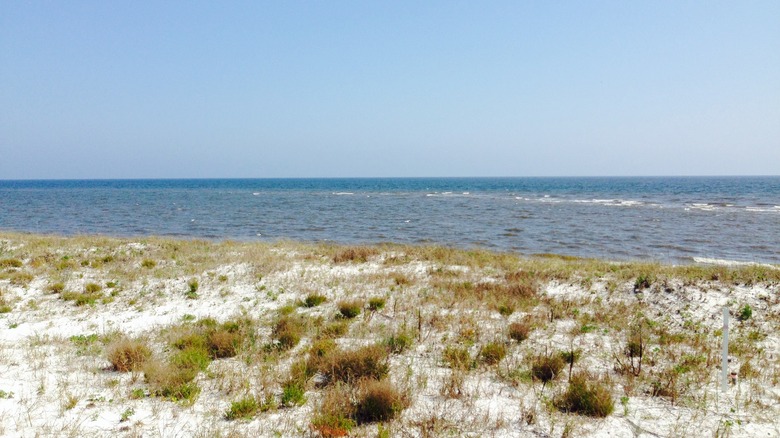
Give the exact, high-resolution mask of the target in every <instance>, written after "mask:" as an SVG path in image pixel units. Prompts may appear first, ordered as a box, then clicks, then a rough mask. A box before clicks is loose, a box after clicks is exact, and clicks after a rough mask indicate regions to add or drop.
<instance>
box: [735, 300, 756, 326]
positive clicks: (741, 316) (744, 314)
mask: <svg viewBox="0 0 780 438" xmlns="http://www.w3.org/2000/svg"><path fill="white" fill-rule="evenodd" d="M752 316H753V309H752V308H751V307H750V306H749V305H747V304H745V305H744V306H743V307H742V308H741V309H739V313H738V314H737V319H738V320H740V321H743V322H744V321H747V320H748V319H750V318H751V317H752Z"/></svg>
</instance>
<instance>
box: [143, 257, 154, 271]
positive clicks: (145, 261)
mask: <svg viewBox="0 0 780 438" xmlns="http://www.w3.org/2000/svg"><path fill="white" fill-rule="evenodd" d="M155 266H157V262H155V261H154V260H152V259H143V261H142V262H141V267H143V268H146V269H152V268H154V267H155Z"/></svg>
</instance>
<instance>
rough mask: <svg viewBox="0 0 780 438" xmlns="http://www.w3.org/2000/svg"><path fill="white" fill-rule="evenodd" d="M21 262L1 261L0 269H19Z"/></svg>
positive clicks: (16, 260)
mask: <svg viewBox="0 0 780 438" xmlns="http://www.w3.org/2000/svg"><path fill="white" fill-rule="evenodd" d="M21 267H22V261H21V260H19V259H1V260H0V268H21Z"/></svg>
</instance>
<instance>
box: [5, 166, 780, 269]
mask: <svg viewBox="0 0 780 438" xmlns="http://www.w3.org/2000/svg"><path fill="white" fill-rule="evenodd" d="M0 229H3V230H12V231H26V232H35V233H57V234H66V235H70V234H105V235H115V236H139V235H141V236H144V235H159V236H177V237H186V238H207V239H233V240H263V241H275V240H281V239H290V240H298V241H306V242H320V241H333V242H337V243H347V244H350V243H378V242H398V243H411V244H442V245H447V246H454V247H462V248H472V247H480V248H488V249H493V250H500V251H511V252H517V253H521V254H535V253H558V254H567V255H575V256H585V257H598V258H606V259H613V260H636V259H641V260H658V261H664V262H672V263H690V262H694V261H700V260H701V259H718V260H734V261H749V262H765V263H780V177H680V178H671V177H647V178H640V177H632V178H618V177H612V178H377V179H192V180H67V181H52V180H46V181H8V180H6V181H0Z"/></svg>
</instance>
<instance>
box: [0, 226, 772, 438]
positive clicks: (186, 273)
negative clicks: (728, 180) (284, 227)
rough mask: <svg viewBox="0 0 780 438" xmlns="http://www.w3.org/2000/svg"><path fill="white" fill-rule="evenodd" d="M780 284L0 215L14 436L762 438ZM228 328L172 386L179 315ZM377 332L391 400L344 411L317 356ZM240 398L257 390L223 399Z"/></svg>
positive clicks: (183, 327)
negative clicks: (592, 408) (129, 358)
mask: <svg viewBox="0 0 780 438" xmlns="http://www.w3.org/2000/svg"><path fill="white" fill-rule="evenodd" d="M779 285H780V270H778V267H777V266H776V265H772V266H761V265H749V266H731V267H729V266H719V265H714V266H699V265H681V266H672V265H665V264H660V263H641V262H609V261H603V260H594V259H579V258H571V257H567V256H551V255H547V256H543V257H519V256H517V255H513V254H508V253H498V252H490V251H486V250H463V249H452V248H443V247H432V246H409V245H395V244H384V245H376V246H343V245H332V244H304V243H296V242H276V243H263V242H249V243H246V242H236V241H221V242H211V241H203V240H197V239H194V240H183V239H172V238H160V237H144V238H135V237H129V238H114V237H107V236H75V237H67V236H52V235H36V234H26V233H7V232H0V327H2V328H3V330H1V331H0V370H2V373H0V425H1V426H0V435H2V434H8V435H11V436H35V435H36V434H57V435H59V434H69V435H80V436H107V435H117V434H119V435H122V436H140V435H143V436H169V435H174V434H182V433H183V434H187V435H200V436H208V435H215V434H219V435H222V436H275V435H277V434H281V435H283V436H337V435H336V434H335V433H336V432H339V433H340V431H342V430H343V431H344V432H347V431H348V432H349V433H350V434H351V435H353V436H374V435H376V434H377V431H380V432H381V431H386V432H385V433H387V434H389V435H387V436H396V435H409V436H448V435H453V434H454V435H474V434H477V435H478V434H484V433H489V434H491V435H494V436H538V435H539V434H547V435H554V436H557V435H560V434H561V433H569V434H571V435H573V436H590V437H601V436H635V435H634V434H635V433H636V431H637V430H640V431H644V432H646V433H651V434H652V433H654V434H658V435H685V434H686V433H688V434H690V433H701V432H702V431H705V430H706V431H708V433H710V434H712V433H726V432H728V433H730V434H731V435H730V436H767V435H772V434H777V433H778V430H780V429H779V428H780V423H778V422H779V421H780V416H778V414H780V405H779V403H778V400H780V363H778V361H777V359H776V358H777V357H779V356H780V330H778V328H780V287H779ZM317 297H321V298H317ZM315 298H316V299H315ZM320 299H322V300H323V301H322V302H317V301H319V300H320ZM315 302H316V304H315ZM380 302H381V304H382V305H381V306H380V304H379V303H380ZM350 303H352V304H354V305H355V306H356V307H357V312H358V314H357V315H355V316H353V317H347V316H344V311H342V308H343V307H345V306H347V305H348V304H350ZM355 303H357V304H355ZM372 303H373V304H372ZM372 306H373V307H372ZM724 306H726V307H728V308H729V309H730V312H731V315H732V327H731V328H730V336H731V337H732V338H731V339H732V349H731V350H730V352H731V356H730V357H731V358H732V363H731V365H730V366H731V368H732V370H733V371H734V372H735V373H737V382H736V384H734V385H731V386H730V387H729V389H728V391H727V392H725V393H723V392H721V391H720V384H719V380H718V379H719V377H718V376H719V372H720V369H719V366H720V362H719V360H720V356H719V351H720V350H719V349H720V333H719V330H720V324H722V322H721V320H720V319H719V318H720V315H721V313H720V312H721V309H722V308H723V307H724ZM347 307H348V306H347ZM210 321H213V322H210ZM231 324H232V325H231ZM228 326H229V327H239V328H237V329H235V330H236V331H230V330H232V329H230V330H228V329H227V328H226V329H225V330H228V333H233V334H235V336H236V337H235V338H231V339H233V341H231V344H230V345H232V346H233V347H235V348H234V350H235V351H233V350H231V353H234V354H232V355H230V356H228V355H224V356H223V355H222V354H223V353H219V354H217V353H215V352H214V351H222V350H208V351H211V353H210V355H209V354H207V355H206V356H207V357H206V358H205V359H203V360H204V362H203V363H201V364H200V365H199V366H201V368H197V369H193V370H192V371H194V375H193V376H192V378H191V380H189V381H188V382H187V383H186V384H187V385H191V386H188V387H189V388H190V389H191V392H190V393H187V394H184V393H176V395H171V393H166V391H164V390H162V389H161V387H160V386H159V385H161V384H160V381H159V379H160V377H156V376H159V375H160V374H159V369H161V368H160V367H162V368H164V369H171V370H172V369H174V368H175V369H176V370H180V369H179V368H176V366H174V365H173V364H174V363H176V360H178V359H176V358H177V357H179V356H177V355H178V354H179V353H180V352H181V351H185V350H186V349H181V348H180V347H177V346H176V345H181V344H180V342H182V341H181V340H182V339H183V336H184V335H187V336H195V337H197V336H201V335H203V336H206V338H204V339H212V338H213V337H214V336H216V335H215V333H217V330H219V329H220V327H228ZM208 327H211V328H208ZM280 327H281V328H280ZM285 327H286V328H285ZM290 327H292V328H290ZM288 329H289V330H292V332H291V333H288V332H284V331H283V330H288ZM523 331H524V332H523ZM204 333H205V334H204ZM638 334H639V335H640V337H639V338H637V337H636V336H637V335H638ZM284 335H290V337H285V336H284ZM293 335H294V336H293ZM209 336H211V337H209ZM222 336H228V335H227V334H225V335H222ZM231 336H233V335H231ZM198 339H199V338H198ZM288 339H292V340H295V342H292V340H289V341H288ZM637 339H642V340H641V341H640V344H639V345H641V346H642V351H643V354H642V358H641V359H639V357H638V354H637V351H636V350H632V348H634V347H631V345H632V344H631V343H632V342H636V341H637ZM212 340H213V339H212ZM125 341H133V342H141V343H142V344H143V345H145V346H146V348H148V350H149V355H150V356H149V358H148V360H146V359H145V360H146V362H144V363H145V364H144V365H139V367H137V368H133V369H132V370H131V371H128V372H121V371H119V370H118V369H117V367H116V365H115V364H113V363H112V361H111V360H110V357H111V354H112V352H115V351H116V349H117V348H118V347H117V345H119V344H121V342H125ZM203 342H206V341H203ZM209 342H211V341H209ZM287 342H289V344H288V343H287ZM177 343H178V344H177ZM634 345H635V346H636V344H634ZM371 346H375V347H377V348H379V347H380V346H381V347H382V348H380V350H381V357H380V362H381V363H382V364H384V365H386V371H385V372H384V374H382V375H381V376H374V377H373V378H376V379H377V380H379V382H378V383H377V385H380V384H381V385H385V386H384V387H383V388H385V389H387V388H388V387H390V388H392V389H393V390H394V391H396V392H397V394H398V398H397V399H394V400H395V401H397V406H396V408H394V409H395V410H393V414H392V415H393V417H392V418H391V419H387V420H385V421H379V422H377V421H366V418H368V417H366V416H360V415H358V414H355V413H354V412H352V411H350V410H349V409H351V408H354V409H358V408H359V402H356V403H358V404H357V405H356V406H352V407H350V406H346V407H344V406H342V407H341V408H343V409H344V410H343V411H338V410H337V411H336V412H335V414H334V412H333V411H332V409H335V408H334V407H333V406H331V405H330V404H329V401H332V398H333V397H335V395H334V394H341V395H344V393H343V391H346V393H347V394H348V395H349V394H351V396H350V397H352V398H351V399H354V400H358V401H359V400H361V397H364V396H365V393H366V391H368V389H366V388H368V386H366V385H368V384H367V383H365V381H362V380H361V382H362V383H361V382H357V381H355V382H352V381H349V382H346V381H345V382H344V383H343V384H339V385H336V384H333V383H332V380H331V381H329V380H327V378H328V376H329V374H328V373H329V371H328V370H329V368H327V367H325V368H322V364H321V363H319V362H318V361H320V359H316V358H317V357H320V356H318V354H320V353H322V357H325V358H327V360H331V361H332V362H328V363H331V364H336V363H338V360H340V359H343V358H344V357H349V355H350V354H353V353H354V354H357V353H356V352H357V351H363V350H361V348H363V347H371ZM187 351H189V350H187ZM366 351H368V350H366ZM567 351H568V352H570V353H571V354H570V355H569V356H567V357H570V358H575V359H573V362H572V364H571V368H572V370H573V371H572V374H571V375H570V374H569V371H568V370H569V368H568V366H564V367H563V368H561V369H558V371H556V372H554V373H553V375H552V376H551V378H550V379H549V381H547V382H544V383H542V381H540V380H539V379H540V378H541V377H540V375H539V374H537V373H536V371H534V370H535V368H534V367H535V366H536V365H538V364H539V362H540V361H542V360H543V359H545V358H547V359H550V358H553V359H554V358H558V357H564V356H565V354H564V353H566V352H567ZM318 352H319V353H318ZM501 352H503V353H501ZM499 353H501V354H499ZM378 354H379V353H378ZM458 358H460V359H458ZM461 359H463V360H465V362H462V361H461ZM555 360H558V359H555ZM321 361H326V359H321ZM639 363H641V366H640V368H641V369H640V370H637V366H638V364H639ZM177 366H178V365H177ZM333 366H335V365H333ZM155 367H157V368H155ZM165 367H168V368H165ZM171 367H173V368H171ZM301 367H303V368H301ZM318 367H319V368H318ZM155 370H158V371H157V372H158V374H155ZM296 370H299V371H296ZM300 370H304V371H300ZM300 373H303V374H300ZM309 373H311V375H309ZM579 375H582V376H588V379H590V380H589V381H590V382H592V383H593V385H598V388H602V389H603V390H604V391H605V393H606V394H608V395H609V399H610V401H611V411H610V413H608V414H607V415H606V416H599V415H595V416H593V415H591V414H574V413H571V412H568V411H569V410H571V409H572V406H573V405H570V404H568V405H567V404H566V403H565V401H566V397H567V394H570V392H571V388H573V385H574V383H576V379H577V376H579ZM323 376H325V378H326V381H324V382H323V381H322V380H321V379H322V378H323ZM330 379H334V377H332V376H331V377H330ZM293 383H295V385H297V386H295V385H293ZM291 385H292V386H291ZM388 385H389V386H388ZM291 388H292V389H291ZM293 389H295V391H293ZM296 391H297V392H296ZM338 391H342V393H339V392H338ZM166 394H167V395H166ZM174 399H176V400H174ZM239 402H241V403H243V404H241V403H239ZM237 403H239V404H241V406H249V405H252V403H254V404H255V410H254V411H253V412H251V413H249V414H242V415H238V418H242V417H245V418H244V419H228V418H236V417H231V415H230V413H231V412H236V411H234V410H233V409H234V407H235V406H237V405H236V404H237ZM236 409H237V408H236ZM329 409H331V410H329ZM358 411H359V412H362V411H360V410H359V409H358ZM242 412H243V411H242ZM350 412H352V413H350ZM336 414H338V415H336ZM334 415H336V417H338V418H340V420H339V421H340V422H339V421H336V420H334ZM339 415H341V417H339ZM567 431H568V432H567ZM329 434H330V435H329Z"/></svg>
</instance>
